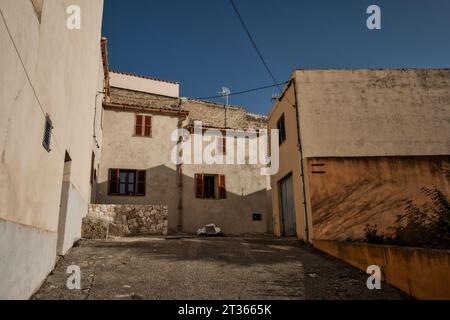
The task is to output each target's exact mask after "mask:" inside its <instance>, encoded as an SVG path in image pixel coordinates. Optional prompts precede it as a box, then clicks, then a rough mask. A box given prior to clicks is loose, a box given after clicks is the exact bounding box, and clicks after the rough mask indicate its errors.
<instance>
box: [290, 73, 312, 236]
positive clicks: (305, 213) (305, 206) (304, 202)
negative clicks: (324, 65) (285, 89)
mask: <svg viewBox="0 0 450 320" xmlns="http://www.w3.org/2000/svg"><path fill="white" fill-rule="evenodd" d="M291 84H294V95H295V98H294V99H295V100H294V101H295V102H294V104H293V107H294V108H295V117H296V123H297V142H298V147H297V148H298V155H299V157H300V177H301V178H300V180H301V183H302V193H303V199H302V201H303V215H304V221H305V237H306V244H307V245H309V244H310V242H309V226H308V225H309V224H308V209H307V204H306V187H305V174H304V170H303V169H304V167H303V149H302V134H301V132H300V112H299V109H298V108H299V106H298V101H297V83H296V81H295V75H294V78H293V79H292V80H291Z"/></svg>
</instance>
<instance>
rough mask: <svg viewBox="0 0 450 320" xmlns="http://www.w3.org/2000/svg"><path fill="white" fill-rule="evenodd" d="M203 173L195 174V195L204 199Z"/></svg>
mask: <svg viewBox="0 0 450 320" xmlns="http://www.w3.org/2000/svg"><path fill="white" fill-rule="evenodd" d="M203 191H204V190H203V175H202V174H196V175H195V197H196V198H199V199H202V198H203Z"/></svg>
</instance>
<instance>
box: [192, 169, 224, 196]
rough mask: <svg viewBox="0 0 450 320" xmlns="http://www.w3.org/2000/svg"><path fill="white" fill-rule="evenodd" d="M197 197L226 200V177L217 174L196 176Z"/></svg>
mask: <svg viewBox="0 0 450 320" xmlns="http://www.w3.org/2000/svg"><path fill="white" fill-rule="evenodd" d="M195 197H196V198H198V199H226V198H227V190H226V186H225V176H224V175H217V174H196V175H195Z"/></svg>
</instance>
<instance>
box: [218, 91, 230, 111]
mask: <svg viewBox="0 0 450 320" xmlns="http://www.w3.org/2000/svg"><path fill="white" fill-rule="evenodd" d="M219 94H220V95H221V96H222V97H224V98H225V100H226V101H227V106H228V98H229V96H230V94H231V90H230V89H228V88H227V87H222V91H221V92H219Z"/></svg>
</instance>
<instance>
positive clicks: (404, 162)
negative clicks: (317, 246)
mask: <svg viewBox="0 0 450 320" xmlns="http://www.w3.org/2000/svg"><path fill="white" fill-rule="evenodd" d="M314 165H316V166H314ZM317 165H320V166H317ZM448 170H450V156H434V157H366V158H315V159H310V162H309V167H308V176H309V181H310V182H309V187H310V194H311V206H312V210H311V214H312V220H313V224H314V239H317V240H347V239H353V240H365V231H364V229H365V227H366V225H367V224H370V225H372V226H373V225H377V229H378V234H385V235H392V234H393V232H394V229H393V228H394V227H396V226H398V225H397V223H396V218H397V216H398V215H404V214H405V213H406V211H405V209H406V207H407V205H408V203H409V201H414V203H415V204H417V205H423V204H424V203H426V202H427V201H428V202H429V201H430V199H429V198H427V197H426V196H425V195H424V194H423V192H422V191H421V189H422V188H432V187H433V186H436V187H438V188H439V189H440V190H441V191H442V192H443V193H444V194H445V195H447V196H448V197H450V180H449V179H448V177H447V175H448ZM313 172H316V173H313Z"/></svg>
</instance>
